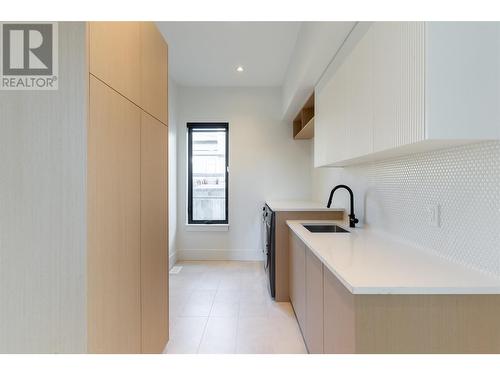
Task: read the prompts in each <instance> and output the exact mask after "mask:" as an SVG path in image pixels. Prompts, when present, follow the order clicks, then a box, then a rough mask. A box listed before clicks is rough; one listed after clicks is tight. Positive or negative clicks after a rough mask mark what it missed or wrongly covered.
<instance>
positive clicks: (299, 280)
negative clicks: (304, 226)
mask: <svg viewBox="0 0 500 375" xmlns="http://www.w3.org/2000/svg"><path fill="white" fill-rule="evenodd" d="M289 244H290V260H289V262H290V301H291V302H292V306H293V310H294V311H295V316H296V317H297V321H298V322H299V326H300V329H301V330H302V334H303V335H304V336H305V329H306V324H305V323H306V254H305V252H306V248H305V245H304V243H303V242H302V241H301V240H300V239H299V238H298V237H297V236H296V235H295V234H293V233H292V232H290V239H289Z"/></svg>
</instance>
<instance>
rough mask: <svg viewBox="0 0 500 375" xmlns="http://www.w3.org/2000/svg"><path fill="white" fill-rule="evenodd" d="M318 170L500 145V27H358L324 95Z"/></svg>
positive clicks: (318, 94)
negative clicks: (472, 144) (483, 143)
mask: <svg viewBox="0 0 500 375" xmlns="http://www.w3.org/2000/svg"><path fill="white" fill-rule="evenodd" d="M315 98H316V104H315V112H316V113H315V133H316V135H315V138H314V150H315V153H314V164H315V166H316V167H319V166H344V165H349V164H355V163H360V162H365V161H369V160H378V159H382V158H386V157H393V156H398V155H404V154H409V153H414V152H419V151H426V150H431V149H436V148H445V147H449V146H453V145H458V144H463V143H468V142H475V141H481V140H487V139H498V138H500V105H499V104H500V26H499V24H498V23H488V22H479V23H474V22H456V23H454V22H429V23H423V22H375V23H372V24H366V23H362V24H358V26H356V28H355V29H354V31H353V33H351V35H350V37H349V38H348V40H347V41H346V43H345V44H344V46H343V47H342V49H341V51H339V53H338V54H337V57H336V58H335V60H334V61H333V62H332V64H331V65H330V66H329V67H328V69H327V71H326V72H325V74H324V75H323V77H322V79H321V81H320V82H319V83H318V85H317V87H316V91H315Z"/></svg>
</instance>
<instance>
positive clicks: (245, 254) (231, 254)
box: [176, 249, 264, 261]
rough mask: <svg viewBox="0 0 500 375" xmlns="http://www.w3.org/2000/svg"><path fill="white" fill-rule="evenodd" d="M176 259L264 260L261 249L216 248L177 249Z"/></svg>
mask: <svg viewBox="0 0 500 375" xmlns="http://www.w3.org/2000/svg"><path fill="white" fill-rule="evenodd" d="M176 254H177V260H241V261H261V260H264V254H263V253H262V250H217V249H189V250H177V252H176Z"/></svg>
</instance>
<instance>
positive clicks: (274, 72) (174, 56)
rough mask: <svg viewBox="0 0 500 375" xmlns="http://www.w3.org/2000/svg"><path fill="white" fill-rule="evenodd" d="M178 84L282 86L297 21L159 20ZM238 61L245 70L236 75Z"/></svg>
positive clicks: (172, 71) (294, 40) (298, 27)
mask: <svg viewBox="0 0 500 375" xmlns="http://www.w3.org/2000/svg"><path fill="white" fill-rule="evenodd" d="M157 25H158V27H159V29H160V31H161V32H162V33H163V35H164V36H165V39H166V40H167V42H168V46H169V70H170V75H171V76H172V78H173V79H174V80H175V81H176V83H177V84H179V85H182V86H220V87H224V86H281V85H282V84H283V80H284V78H285V73H286V70H287V67H288V63H289V61H290V57H291V55H292V52H293V49H294V46H295V42H296V40H297V35H298V32H299V29H300V25H301V23H300V22H157ZM238 65H241V66H243V67H244V69H245V71H244V72H242V73H238V72H237V71H236V67H237V66H238Z"/></svg>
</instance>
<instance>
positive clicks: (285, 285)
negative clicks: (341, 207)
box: [275, 203, 344, 302]
mask: <svg viewBox="0 0 500 375" xmlns="http://www.w3.org/2000/svg"><path fill="white" fill-rule="evenodd" d="M325 204H326V203H325ZM343 218H344V211H276V229H275V230H276V236H275V247H276V275H275V282H276V296H275V300H276V302H288V301H290V292H289V290H288V289H289V284H290V283H289V276H288V274H289V263H290V261H289V259H288V257H289V250H288V249H289V233H288V232H289V230H288V225H286V221H287V220H342V219H343Z"/></svg>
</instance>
